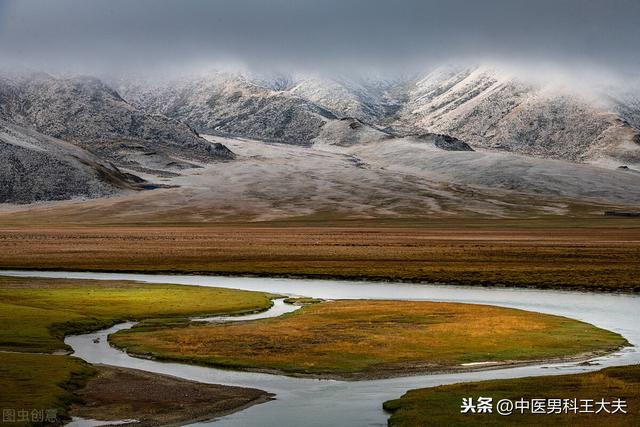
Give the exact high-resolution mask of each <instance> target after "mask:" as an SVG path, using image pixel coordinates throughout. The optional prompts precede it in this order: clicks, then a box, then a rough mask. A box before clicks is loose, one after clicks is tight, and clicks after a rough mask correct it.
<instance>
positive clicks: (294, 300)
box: [284, 297, 324, 305]
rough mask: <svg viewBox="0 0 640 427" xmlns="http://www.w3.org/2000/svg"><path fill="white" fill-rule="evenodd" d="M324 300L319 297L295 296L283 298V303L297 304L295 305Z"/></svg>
mask: <svg viewBox="0 0 640 427" xmlns="http://www.w3.org/2000/svg"><path fill="white" fill-rule="evenodd" d="M323 301H324V300H323V299H321V298H311V297H295V298H293V297H292V298H285V299H284V302H285V304H297V305H308V304H318V303H321V302H323Z"/></svg>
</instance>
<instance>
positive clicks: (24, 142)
mask: <svg viewBox="0 0 640 427" xmlns="http://www.w3.org/2000/svg"><path fill="white" fill-rule="evenodd" d="M149 187H150V186H149V184H147V183H146V182H145V181H144V180H142V179H140V178H138V177H136V176H134V175H131V174H126V173H123V172H121V171H120V170H118V169H117V168H115V167H114V166H112V165H110V164H108V163H104V162H102V161H100V160H99V159H98V158H97V157H96V156H94V155H92V154H90V153H88V152H86V151H85V150H83V149H81V148H78V147H75V146H73V145H71V144H69V143H66V142H64V141H60V140H57V139H54V138H51V137H48V136H45V135H42V134H39V133H37V132H35V131H33V130H29V129H25V128H21V127H20V126H16V125H14V124H11V123H7V122H5V121H3V120H0V203H31V202H36V201H49V200H66V199H73V198H93V197H102V196H108V195H113V194H116V193H118V192H121V190H125V189H128V190H140V189H143V188H149Z"/></svg>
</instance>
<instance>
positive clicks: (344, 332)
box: [110, 300, 626, 379]
mask: <svg viewBox="0 0 640 427" xmlns="http://www.w3.org/2000/svg"><path fill="white" fill-rule="evenodd" d="M110 341H111V342H112V343H113V344H115V345H117V346H119V347H122V348H127V350H128V351H129V352H132V353H137V354H143V355H150V356H153V357H156V358H158V359H167V360H178V361H184V362H188V363H198V364H205V365H214V366H223V367H227V368H240V369H272V370H277V371H281V372H285V373H290V374H309V375H314V376H320V377H344V378H353V379H362V378H370V377H380V376H393V375H403V374H407V373H415V372H425V371H442V370H450V369H468V368H467V367H465V366H462V364H464V363H470V362H487V361H491V362H498V363H512V362H514V361H515V362H517V361H519V362H526V361H532V360H540V359H554V358H563V357H570V356H576V355H580V354H584V353H594V352H595V353H601V352H607V351H612V350H614V349H616V348H619V347H620V346H622V345H624V344H626V340H625V339H624V338H623V337H621V336H620V335H618V334H616V333H613V332H610V331H606V330H603V329H600V328H596V327H595V326H593V325H590V324H587V323H584V322H579V321H576V320H572V319H568V318H564V317H559V316H551V315H546V314H541V313H534V312H528V311H523V310H515V309H509V308H501V307H492V306H486V305H473V304H455V303H436V302H424V301H423V302H415V301H367V300H358V301H348V300H343V301H332V302H325V303H319V304H312V305H307V306H305V307H303V308H302V309H300V310H298V311H296V312H294V313H290V314H287V315H284V316H281V317H278V318H271V319H262V320H257V321H252V322H242V323H233V324H222V325H220V324H214V325H201V324H198V325H188V326H184V325H181V326H177V327H165V325H161V326H160V327H153V326H151V327H144V328H134V329H131V330H126V331H120V332H118V333H116V334H114V335H112V336H111V337H110Z"/></svg>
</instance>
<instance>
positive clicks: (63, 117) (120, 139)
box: [0, 73, 233, 172]
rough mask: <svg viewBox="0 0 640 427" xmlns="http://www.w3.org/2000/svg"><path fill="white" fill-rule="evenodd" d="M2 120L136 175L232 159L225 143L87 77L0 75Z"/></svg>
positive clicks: (0, 112)
mask: <svg viewBox="0 0 640 427" xmlns="http://www.w3.org/2000/svg"><path fill="white" fill-rule="evenodd" d="M0 117H1V118H3V119H4V120H6V121H8V122H12V123H15V124H17V125H20V126H24V127H29V128H33V129H35V130H37V131H38V132H40V133H42V134H45V135H49V136H51V137H54V138H59V139H62V140H65V141H69V142H72V143H73V144H75V145H77V146H79V147H82V148H85V149H86V150H88V151H90V152H92V153H94V154H96V155H97V156H98V157H99V158H102V159H108V160H109V161H111V162H113V163H115V164H117V165H118V166H120V167H128V168H130V169H133V170H137V171H143V172H158V171H166V170H173V171H176V170H180V169H183V168H188V167H195V166H197V163H199V162H210V161H217V160H228V159H231V158H233V153H231V151H229V150H228V149H227V148H226V147H224V146H223V145H221V144H217V145H216V144H211V143H209V142H208V141H206V140H205V139H203V138H201V137H200V136H199V135H198V134H197V133H196V132H195V131H193V130H192V129H191V128H190V127H188V126H187V125H185V124H183V123H181V122H179V121H176V120H174V119H170V118H168V117H165V116H162V115H157V114H149V113H147V112H145V111H142V110H140V109H138V108H136V107H134V106H132V105H131V104H129V103H127V102H126V101H124V100H123V99H122V98H121V97H120V95H119V94H118V93H117V92H116V91H115V90H113V89H111V88H110V87H108V86H107V85H105V84H104V83H103V82H102V81H100V80H98V79H95V78H90V77H74V78H58V77H53V76H51V75H48V74H42V73H41V74H27V75H12V76H3V77H1V78H0Z"/></svg>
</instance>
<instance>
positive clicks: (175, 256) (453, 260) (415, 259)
mask: <svg viewBox="0 0 640 427" xmlns="http://www.w3.org/2000/svg"><path fill="white" fill-rule="evenodd" d="M358 224H359V225H360V226H357V225H358ZM0 247H2V251H0V268H2V269H40V270H91V271H120V272H156V273H161V272H163V273H167V272H168V273H187V274H189V273H203V274H212V275H216V274H221V275H257V276H298V277H316V278H343V279H369V280H392V281H393V280H398V281H411V282H425V283H428V282H446V283H459V284H469V285H485V286H502V285H508V286H526V287H556V288H567V289H584V290H598V291H601V290H608V291H628V292H637V291H638V290H640V264H639V263H638V259H640V224H639V223H638V221H637V220H636V219H633V218H630V219H614V218H611V219H604V218H602V219H598V220H582V221H579V220H560V219H559V220H555V221H551V220H544V221H540V222H537V221H531V220H494V221H470V220H468V221H458V220H456V221H439V222H433V223H424V224H423V223H413V224H411V223H406V222H399V223H393V222H387V223H385V222H382V223H376V222H371V223H367V222H363V223H357V222H356V223H353V222H350V221H346V222H332V223H329V224H324V225H323V226H311V225H309V223H306V224H304V223H297V224H296V223H289V224H282V223H260V224H249V225H247V224H245V225H233V224H228V225H222V224H221V225H209V226H206V227H204V226H194V225H192V226H182V227H176V226H162V227H160V226H159V227H141V226H140V227H131V226H130V227H114V226H112V227H87V226H83V227H60V226H56V227H29V228H25V227H6V226H5V227H3V228H0Z"/></svg>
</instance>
